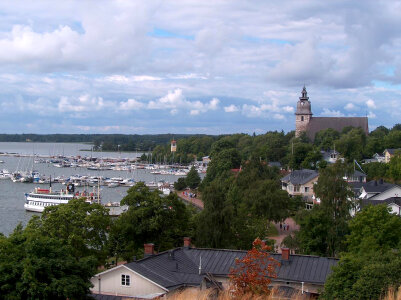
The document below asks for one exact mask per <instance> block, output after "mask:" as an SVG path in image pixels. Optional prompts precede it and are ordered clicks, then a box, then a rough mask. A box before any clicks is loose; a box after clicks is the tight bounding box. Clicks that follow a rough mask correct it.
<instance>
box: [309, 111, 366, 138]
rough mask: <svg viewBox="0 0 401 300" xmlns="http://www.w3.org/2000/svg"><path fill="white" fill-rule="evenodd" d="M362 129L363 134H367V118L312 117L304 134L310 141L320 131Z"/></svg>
mask: <svg viewBox="0 0 401 300" xmlns="http://www.w3.org/2000/svg"><path fill="white" fill-rule="evenodd" d="M347 126H352V127H355V128H358V127H360V128H362V129H363V131H364V132H365V134H368V133H369V127H368V118H367V117H312V118H311V120H310V121H309V124H308V128H307V130H306V134H307V136H308V137H309V139H311V140H312V141H313V140H314V139H315V135H316V133H318V132H319V131H320V130H324V129H328V128H332V129H334V130H336V131H339V132H341V131H342V130H343V128H344V127H347Z"/></svg>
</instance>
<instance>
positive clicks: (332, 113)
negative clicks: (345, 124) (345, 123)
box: [321, 108, 344, 117]
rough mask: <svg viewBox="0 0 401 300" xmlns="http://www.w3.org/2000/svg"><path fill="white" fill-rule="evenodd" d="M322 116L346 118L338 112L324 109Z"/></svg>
mask: <svg viewBox="0 0 401 300" xmlns="http://www.w3.org/2000/svg"><path fill="white" fill-rule="evenodd" d="M321 115H322V116H325V117H344V114H343V113H342V112H340V111H338V110H330V109H328V108H323V112H322V113H321Z"/></svg>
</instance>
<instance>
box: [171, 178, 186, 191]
mask: <svg viewBox="0 0 401 300" xmlns="http://www.w3.org/2000/svg"><path fill="white" fill-rule="evenodd" d="M186 187H187V182H186V180H185V178H184V177H180V178H178V180H177V181H176V182H174V189H175V190H176V191H181V190H183V189H185V188H186Z"/></svg>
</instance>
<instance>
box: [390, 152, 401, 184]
mask: <svg viewBox="0 0 401 300" xmlns="http://www.w3.org/2000/svg"><path fill="white" fill-rule="evenodd" d="M388 165H389V166H388V172H387V173H388V177H390V178H391V179H392V181H393V182H398V181H400V180H401V151H397V152H396V153H395V154H394V155H393V157H391V159H390V163H389V164H388Z"/></svg>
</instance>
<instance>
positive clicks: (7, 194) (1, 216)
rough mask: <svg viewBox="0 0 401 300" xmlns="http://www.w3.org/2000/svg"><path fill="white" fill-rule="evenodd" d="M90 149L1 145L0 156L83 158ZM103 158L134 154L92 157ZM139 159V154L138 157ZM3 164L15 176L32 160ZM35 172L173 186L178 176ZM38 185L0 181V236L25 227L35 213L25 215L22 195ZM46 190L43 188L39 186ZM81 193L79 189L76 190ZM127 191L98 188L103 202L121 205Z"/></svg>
mask: <svg viewBox="0 0 401 300" xmlns="http://www.w3.org/2000/svg"><path fill="white" fill-rule="evenodd" d="M90 147H91V146H90V145H83V144H61V143H60V144H54V143H0V152H9V153H20V154H32V153H35V154H38V155H49V154H50V155H58V154H63V152H64V155H66V156H69V155H82V156H90V154H91V153H90V152H82V151H80V150H81V149H90ZM100 155H102V157H103V158H105V157H122V158H125V157H136V153H121V154H120V153H118V152H107V153H98V152H97V153H93V156H100ZM139 155H140V154H139ZM0 160H3V161H4V163H1V164H0V169H7V170H8V171H10V172H14V171H15V170H16V169H17V167H18V169H19V170H30V169H31V167H32V164H33V162H32V158H28V157H22V158H20V157H10V156H0ZM33 168H34V170H37V171H39V172H40V173H41V174H44V175H46V176H49V175H51V176H52V177H53V178H54V177H56V176H61V175H64V176H65V177H68V176H70V175H75V174H79V175H102V176H106V177H123V178H134V179H135V180H136V181H145V182H149V181H156V182H157V181H159V180H165V181H168V182H175V181H176V180H177V179H178V178H179V176H174V175H154V174H150V171H149V170H135V171H133V172H132V173H129V172H127V171H92V170H87V169H86V168H56V167H53V166H52V165H51V164H34V165H33ZM36 186H39V185H38V184H33V183H14V182H12V181H11V180H0V232H2V233H4V234H6V235H8V234H9V233H10V232H12V230H13V229H14V228H15V226H16V225H17V224H18V223H20V222H21V223H22V224H24V225H25V224H26V223H27V222H28V221H29V219H30V218H31V216H33V215H34V214H35V213H32V212H27V211H25V209H24V199H25V197H24V194H25V193H27V192H30V191H32V190H33V189H34V188H35V187H36ZM40 186H42V187H44V188H45V187H46V185H40ZM52 186H53V188H54V189H55V190H59V189H61V188H65V186H63V185H61V184H52ZM78 189H81V188H78ZM127 189H128V188H126V187H117V188H108V187H101V197H102V202H103V203H106V202H109V201H112V202H114V201H120V200H121V199H122V198H123V197H124V196H125V195H126V191H127Z"/></svg>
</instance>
